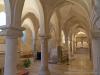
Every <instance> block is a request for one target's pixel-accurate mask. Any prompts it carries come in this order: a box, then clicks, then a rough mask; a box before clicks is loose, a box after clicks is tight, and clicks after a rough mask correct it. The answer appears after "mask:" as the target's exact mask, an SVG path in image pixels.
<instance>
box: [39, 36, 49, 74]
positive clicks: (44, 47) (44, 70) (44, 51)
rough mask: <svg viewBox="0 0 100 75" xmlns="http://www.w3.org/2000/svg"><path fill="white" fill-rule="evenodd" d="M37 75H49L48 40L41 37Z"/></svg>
mask: <svg viewBox="0 0 100 75" xmlns="http://www.w3.org/2000/svg"><path fill="white" fill-rule="evenodd" d="M39 75H50V72H49V69H48V38H47V37H46V36H42V37H41V66H40V72H39Z"/></svg>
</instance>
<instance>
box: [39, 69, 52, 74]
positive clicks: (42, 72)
mask: <svg viewBox="0 0 100 75" xmlns="http://www.w3.org/2000/svg"><path fill="white" fill-rule="evenodd" d="M39 75H50V72H49V70H48V69H45V70H44V69H41V70H40V72H39Z"/></svg>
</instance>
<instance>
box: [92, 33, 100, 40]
mask: <svg viewBox="0 0 100 75" xmlns="http://www.w3.org/2000/svg"><path fill="white" fill-rule="evenodd" d="M93 38H95V39H100V32H99V31H98V32H93Z"/></svg>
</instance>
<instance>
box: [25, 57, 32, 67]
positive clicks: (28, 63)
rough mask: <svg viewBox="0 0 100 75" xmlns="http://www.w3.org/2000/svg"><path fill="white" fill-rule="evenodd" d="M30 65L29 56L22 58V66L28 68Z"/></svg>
mask: <svg viewBox="0 0 100 75" xmlns="http://www.w3.org/2000/svg"><path fill="white" fill-rule="evenodd" d="M30 65H31V61H30V59H29V58H28V59H25V60H24V64H23V66H24V67H25V68H28V67H30Z"/></svg>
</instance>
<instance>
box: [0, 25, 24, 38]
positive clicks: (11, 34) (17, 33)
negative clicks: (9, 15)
mask: <svg viewBox="0 0 100 75" xmlns="http://www.w3.org/2000/svg"><path fill="white" fill-rule="evenodd" d="M0 29H1V30H2V31H1V32H0V36H7V37H8V38H18V37H21V36H22V35H23V34H22V31H24V30H25V28H23V27H19V28H18V27H7V26H0Z"/></svg>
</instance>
